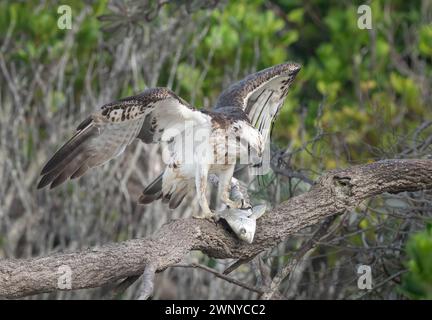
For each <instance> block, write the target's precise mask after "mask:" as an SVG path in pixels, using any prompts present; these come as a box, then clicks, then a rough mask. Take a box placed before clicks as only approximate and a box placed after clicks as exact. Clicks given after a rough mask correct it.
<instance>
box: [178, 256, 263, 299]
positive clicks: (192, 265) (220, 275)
mask: <svg viewBox="0 0 432 320" xmlns="http://www.w3.org/2000/svg"><path fill="white" fill-rule="evenodd" d="M172 267H177V268H198V269H202V270H205V271H207V272H210V273H212V274H214V275H215V276H216V277H217V278H220V279H223V280H225V281H227V282H229V283H232V284H235V285H237V286H239V287H242V288H245V289H247V290H249V291H253V292H256V293H258V294H263V293H264V291H263V290H261V289H260V288H257V287H255V286H251V285H249V284H246V283H243V282H241V281H238V280H236V279H234V278H231V277H229V276H227V275H225V274H222V273H220V272H218V271H216V270H213V269H212V268H209V267H206V266H203V265H200V264H196V263H191V264H176V265H173V266H172Z"/></svg>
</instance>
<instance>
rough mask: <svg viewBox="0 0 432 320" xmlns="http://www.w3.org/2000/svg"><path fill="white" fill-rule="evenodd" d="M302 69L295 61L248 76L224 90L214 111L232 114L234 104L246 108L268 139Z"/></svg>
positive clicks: (248, 115)
mask: <svg viewBox="0 0 432 320" xmlns="http://www.w3.org/2000/svg"><path fill="white" fill-rule="evenodd" d="M300 68H301V67H300V65H299V64H296V63H283V64H279V65H276V66H273V67H270V68H267V69H264V70H262V71H259V72H257V73H254V74H252V75H249V76H248V77H246V78H244V79H243V80H241V81H239V82H237V83H235V84H233V85H231V86H230V87H228V89H226V90H225V91H224V92H222V94H221V95H220V96H219V99H218V101H217V103H216V106H215V111H218V112H226V113H229V112H232V108H233V107H236V108H239V109H241V110H243V111H244V112H245V113H246V115H247V117H248V119H249V121H250V122H251V124H252V125H253V126H254V127H255V128H257V129H258V130H259V131H260V132H261V134H262V135H263V137H264V140H267V139H268V138H269V136H270V131H271V127H272V125H273V122H274V120H275V118H276V117H277V115H278V112H279V110H280V108H281V107H282V105H283V102H284V100H285V97H286V95H287V93H288V89H289V87H290V85H291V83H292V82H293V80H294V78H295V76H296V74H297V73H298V72H299V70H300Z"/></svg>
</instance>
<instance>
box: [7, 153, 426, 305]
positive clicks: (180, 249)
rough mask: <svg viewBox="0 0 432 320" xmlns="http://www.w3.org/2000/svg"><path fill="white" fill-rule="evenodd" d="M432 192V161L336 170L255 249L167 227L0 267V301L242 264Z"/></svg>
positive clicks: (200, 223)
mask: <svg viewBox="0 0 432 320" xmlns="http://www.w3.org/2000/svg"><path fill="white" fill-rule="evenodd" d="M431 188H432V160H385V161H379V162H375V163H372V164H366V165H359V166H353V167H350V168H348V169H338V170H333V171H330V172H327V173H326V174H324V175H323V176H322V177H321V178H320V179H319V180H318V181H317V182H316V183H315V184H314V185H313V187H312V188H311V189H310V190H309V191H308V192H306V193H304V194H302V195H299V196H297V197H294V198H292V199H289V200H288V201H285V202H283V203H281V204H280V205H279V206H277V207H276V208H275V209H273V210H271V211H270V212H267V213H266V214H265V215H264V216H263V217H262V218H261V219H259V220H258V221H257V233H256V235H255V240H254V243H253V244H250V245H249V244H245V243H243V242H240V241H239V240H237V239H236V238H235V237H234V236H233V235H232V234H231V233H230V232H229V231H228V230H227V229H226V228H224V227H223V225H222V224H221V223H215V222H213V221H209V220H202V219H194V218H189V219H179V220H172V221H170V222H168V223H167V224H165V225H164V226H162V227H161V229H160V230H159V231H158V232H156V233H155V234H154V235H153V236H151V237H147V238H143V239H134V240H129V241H125V242H121V243H111V244H105V245H102V246H100V247H94V248H88V249H85V250H82V251H78V252H71V253H56V254H52V255H49V256H46V257H39V258H32V259H3V260H0V296H1V297H5V298H18V297H23V296H27V295H32V294H37V293H42V292H52V291H55V290H76V289H83V288H94V287H100V286H102V285H106V284H110V283H114V282H117V281H119V280H121V279H125V278H127V277H131V276H137V275H141V274H142V273H143V272H144V270H145V268H146V266H151V268H150V269H151V270H154V271H156V272H160V271H163V270H164V269H166V268H168V267H170V266H172V265H174V264H176V263H178V262H179V261H181V260H182V258H183V257H185V256H186V255H187V254H188V253H189V252H190V251H192V250H201V251H202V252H204V253H206V254H207V255H209V256H212V257H214V258H242V259H245V258H247V257H252V256H254V255H256V254H257V253H259V252H260V251H262V250H265V249H267V248H270V247H273V246H275V245H276V244H278V243H279V242H281V241H283V240H284V239H286V238H288V237H289V236H290V235H291V234H293V233H295V232H298V231H299V230H301V229H303V228H305V227H309V226H312V225H314V224H316V223H317V222H318V221H320V220H322V219H324V218H326V217H330V216H333V215H338V214H342V213H344V212H345V211H347V210H349V209H352V208H354V207H356V206H357V205H358V204H359V203H360V202H361V201H362V200H364V199H367V198H369V197H373V196H375V195H378V194H381V193H384V192H389V193H399V192H404V191H419V190H424V189H431ZM62 266H67V267H68V268H70V270H71V280H72V282H71V288H70V289H67V288H66V289H65V288H63V289H60V288H59V277H61V276H62V270H63V269H64V267H62ZM149 278H151V277H149ZM147 295H148V292H146V296H147Z"/></svg>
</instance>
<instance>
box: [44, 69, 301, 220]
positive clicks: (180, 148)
mask: <svg viewBox="0 0 432 320" xmlns="http://www.w3.org/2000/svg"><path fill="white" fill-rule="evenodd" d="M299 70H300V65H298V64H296V63H283V64H280V65H276V66H273V67H270V68H268V69H265V70H262V71H259V72H257V73H254V74H252V75H249V76H247V77H246V78H244V79H243V80H241V81H239V82H237V83H235V84H233V85H231V86H230V87H228V89H226V90H225V91H223V92H222V94H221V95H220V96H219V98H218V100H217V103H216V105H215V107H214V108H213V109H212V110H211V111H206V110H199V109H195V108H193V107H191V106H190V105H189V104H188V103H187V102H185V101H184V100H183V99H181V98H180V97H179V96H177V95H176V94H175V93H174V92H172V91H171V90H169V89H167V88H151V89H147V90H145V91H144V92H142V93H140V94H138V95H135V96H131V97H127V98H124V99H120V100H118V101H115V102H111V103H108V104H106V105H103V106H102V107H101V108H100V110H98V111H96V112H94V113H92V114H91V115H90V116H89V117H88V118H86V119H85V120H84V121H83V122H82V123H81V124H80V125H79V126H78V127H77V131H76V133H75V134H74V135H73V136H72V138H71V139H70V140H69V141H67V142H66V143H65V144H64V145H63V146H62V147H61V148H60V149H59V150H58V151H57V152H56V153H55V154H54V155H53V157H52V158H51V159H50V160H49V161H48V162H47V164H46V165H45V166H44V168H43V169H42V172H41V175H42V178H41V180H40V182H39V184H38V188H43V187H45V186H47V185H50V187H51V188H54V187H56V186H58V185H60V184H61V183H63V182H64V181H66V180H67V179H68V178H70V179H75V178H78V177H80V176H82V175H83V174H84V173H85V172H86V171H87V170H88V169H90V168H92V167H96V166H99V165H102V164H103V163H105V162H107V161H109V160H110V159H112V158H114V157H117V156H118V155H120V154H121V153H122V152H123V151H124V149H125V148H126V146H128V145H129V144H130V143H131V142H132V141H133V140H134V139H135V138H137V139H140V140H141V141H143V142H145V143H161V144H163V145H164V147H165V150H164V152H163V158H164V161H165V162H166V164H167V166H166V168H165V170H164V172H163V173H162V174H161V175H160V176H158V177H157V178H156V179H155V180H154V181H153V182H152V183H151V184H150V185H149V186H148V187H147V188H146V189H145V190H144V191H143V193H142V195H141V196H140V198H139V200H138V202H139V203H142V204H145V203H150V202H152V201H154V200H158V199H162V201H164V202H168V203H169V207H170V208H176V207H178V206H179V204H180V203H181V202H182V200H183V199H184V197H185V196H186V195H187V194H189V193H194V192H195V193H196V196H197V198H198V201H199V204H200V207H201V212H200V213H199V214H198V215H197V216H196V217H199V218H210V217H213V216H214V213H213V212H212V211H211V210H210V208H209V204H208V201H207V196H206V190H207V184H208V178H209V175H216V176H217V178H218V197H217V198H218V199H219V201H222V203H224V204H225V205H226V206H228V207H230V208H242V207H243V206H244V203H243V201H238V200H237V201H233V200H231V199H230V190H231V188H230V187H231V179H232V177H233V173H234V168H235V165H236V163H237V162H239V161H240V162H242V161H243V163H246V164H248V165H250V166H253V167H257V168H259V167H262V166H263V158H264V153H265V150H266V148H265V146H266V144H267V143H268V141H269V139H270V132H271V128H272V125H273V122H274V120H275V118H276V116H277V114H278V111H279V110H280V108H281V106H282V104H283V102H284V99H285V97H286V95H287V93H288V89H289V87H290V85H291V83H292V82H293V80H294V78H295V76H296V74H297V73H298V72H299Z"/></svg>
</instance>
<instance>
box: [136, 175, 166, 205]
mask: <svg viewBox="0 0 432 320" xmlns="http://www.w3.org/2000/svg"><path fill="white" fill-rule="evenodd" d="M162 176H163V173H162V174H160V175H159V176H158V177H157V178H156V179H155V180H153V182H152V183H150V184H149V185H148V186H147V187H146V188H145V189H144V191H143V193H142V194H141V196H140V197H139V198H138V203H141V204H148V203H151V202H153V201H155V200H158V199H160V198H161V197H162Z"/></svg>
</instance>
